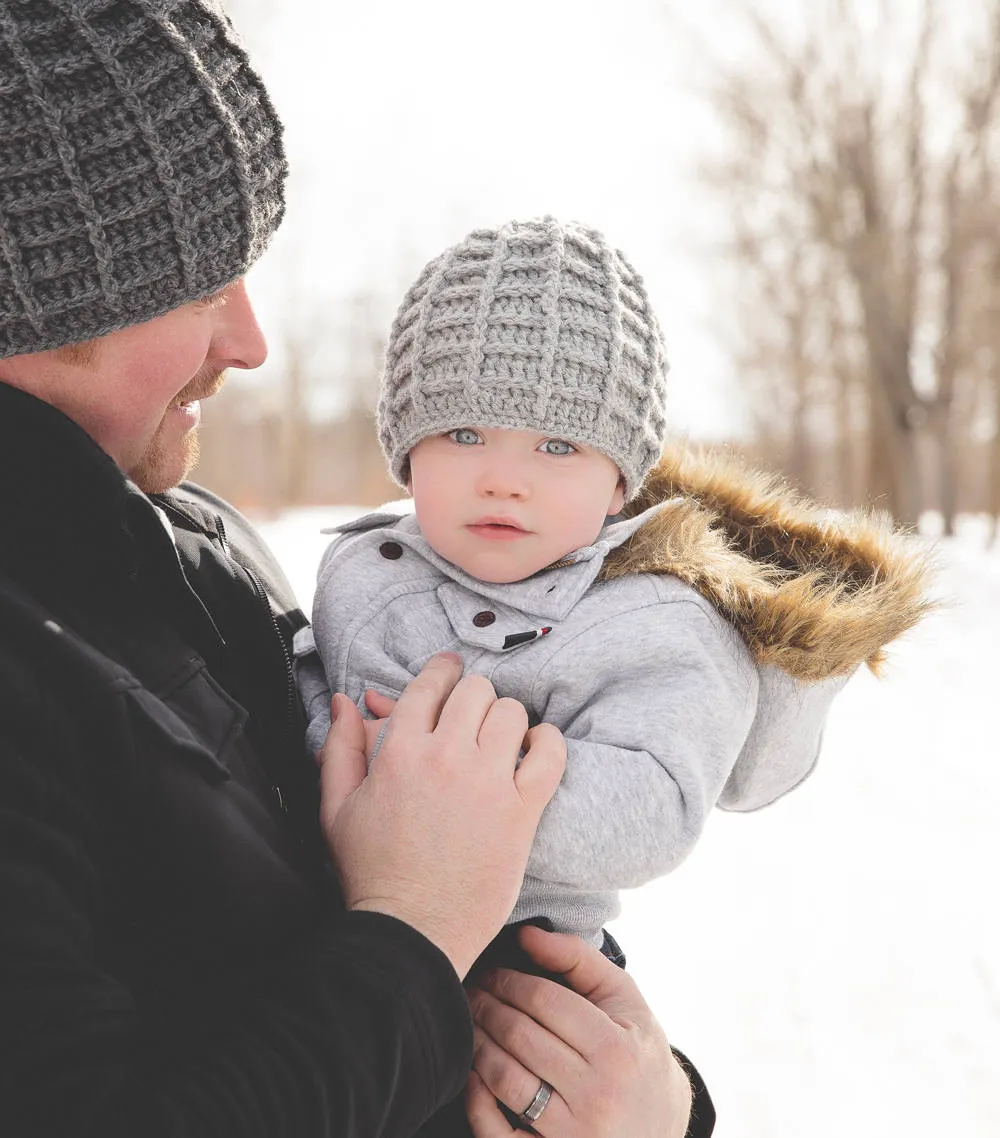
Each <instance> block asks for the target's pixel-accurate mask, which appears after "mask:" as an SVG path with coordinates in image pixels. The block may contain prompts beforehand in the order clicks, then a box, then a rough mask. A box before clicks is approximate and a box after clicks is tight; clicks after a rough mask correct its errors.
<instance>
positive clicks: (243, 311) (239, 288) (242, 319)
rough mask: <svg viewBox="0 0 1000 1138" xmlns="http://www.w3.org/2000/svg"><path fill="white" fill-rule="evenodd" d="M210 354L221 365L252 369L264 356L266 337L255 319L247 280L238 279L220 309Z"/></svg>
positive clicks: (259, 363) (223, 366) (265, 354)
mask: <svg viewBox="0 0 1000 1138" xmlns="http://www.w3.org/2000/svg"><path fill="white" fill-rule="evenodd" d="M212 354H213V356H215V358H216V360H217V361H218V366H219V367H220V368H227V367H236V368H244V369H246V370H248V371H249V370H252V369H253V368H255V367H260V365H261V364H262V363H263V362H264V361H265V360H266V359H267V340H266V339H265V338H264V333H263V332H262V331H261V328H260V325H259V324H258V323H257V315H256V313H255V312H254V310H253V305H252V304H251V303H250V297H249V295H248V293H247V287H246V282H245V281H243V280H239V281H237V282H236V283H235V284H234V285H233V286H232V288H231V289H230V290H229V291H228V293H227V295H226V303H225V304H224V305H223V306H222V307H221V308H220V309H219V323H218V325H217V327H216V333H215V339H214V342H213V345H212Z"/></svg>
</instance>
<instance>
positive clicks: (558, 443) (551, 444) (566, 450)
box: [538, 439, 576, 455]
mask: <svg viewBox="0 0 1000 1138" xmlns="http://www.w3.org/2000/svg"><path fill="white" fill-rule="evenodd" d="M538 449H539V450H540V451H543V452H544V453H545V454H559V455H562V454H573V453H574V452H575V451H576V447H575V446H573V444H572V443H568V442H566V440H565V439H546V440H545V442H543V443H542V445H541V446H540V447H539V448H538Z"/></svg>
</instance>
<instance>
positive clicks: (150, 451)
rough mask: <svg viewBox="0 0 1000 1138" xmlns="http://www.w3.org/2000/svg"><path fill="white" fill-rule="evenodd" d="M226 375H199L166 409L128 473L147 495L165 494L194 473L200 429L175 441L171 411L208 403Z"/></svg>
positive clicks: (219, 372)
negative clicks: (203, 400) (184, 406)
mask: <svg viewBox="0 0 1000 1138" xmlns="http://www.w3.org/2000/svg"><path fill="white" fill-rule="evenodd" d="M225 374H226V373H225V372H224V371H215V370H212V371H208V372H204V373H203V372H199V373H198V374H197V375H196V376H195V377H194V379H192V380H191V382H190V383H188V384H186V385H185V387H184V388H183V389H182V390H181V391H180V392H178V394H177V395H176V396H175V397H174V399H173V401H172V402H171V404H170V407H169V408H168V409H167V413H166V414H165V415H164V417H163V420H162V421H161V423H160V425H159V427H158V428H157V430H156V433H155V434H154V435H153V437H152V438H151V439H150V441H149V445H148V446H147V447H146V449H145V451H144V452H143V453H142V455H141V456H140V458H139V461H138V462H136V464H135V465H134V466H133V467H132V469H131V470H129V471H128V476H129V478H131V479H132V481H133V482H134V483H135V484H136V485H137V486H138V487H139V489H140V490H142V491H144V492H145V493H146V494H162V493H163V492H164V491H165V490H169V489H170V488H171V487H172V486H176V485H177V484H178V483H179V482H183V481H184V479H185V478H187V476H188V475H189V474H190V473H191V471H192V470H194V468H195V466H197V464H198V459H199V457H200V455H201V446H200V444H199V442H198V430H197V428H195V429H193V430H190V431H187V432H185V434H184V435H183V436H182V437H181V438H179V439H175V438H172V437H171V430H170V424H169V422H168V419H169V415H170V411H171V409H173V408H175V407H179V406H181V404H183V403H193V402H194V401H195V400H199V401H200V400H202V399H208V398H210V397H211V396H212V395H215V394H216V392H217V391H218V390H219V388H221V387H222V385H223V383H224V382H225Z"/></svg>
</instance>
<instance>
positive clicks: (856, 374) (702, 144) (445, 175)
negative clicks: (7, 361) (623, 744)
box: [196, 0, 1000, 1138]
mask: <svg viewBox="0 0 1000 1138" xmlns="http://www.w3.org/2000/svg"><path fill="white" fill-rule="evenodd" d="M227 3H228V4H229V5H230V7H231V8H232V9H233V16H234V21H235V22H236V24H237V26H238V27H239V28H240V30H241V32H242V33H243V35H244V37H245V38H246V39H247V40H248V41H249V44H250V46H251V48H252V50H253V52H254V54H255V57H256V59H257V61H258V63H259V66H260V68H261V70H262V71H263V72H264V74H265V75H266V77H267V82H268V85H269V88H270V90H271V91H272V93H273V97H274V100H275V102H276V103H277V105H278V108H279V110H280V111H281V113H282V115H283V117H284V119H285V122H286V124H287V144H288V152H289V158H290V162H291V169H292V176H291V182H290V187H289V202H288V215H287V220H286V221H285V223H284V225H283V226H282V228H281V230H280V231H279V233H278V235H277V237H276V239H275V241H274V244H273V246H272V248H271V250H270V251H269V252H268V254H267V256H266V257H265V258H264V259H263V260H262V261H261V262H260V264H259V266H258V267H257V268H256V269H255V270H254V271H253V273H252V274H251V282H250V284H251V289H252V293H253V295H254V298H255V300H256V302H257V305H258V308H259V311H260V316H261V320H262V323H263V325H264V327H265V329H266V331H267V333H268V336H269V340H270V344H271V356H270V359H269V360H268V363H267V364H266V365H265V366H264V367H263V368H261V369H260V370H259V371H258V372H254V373H248V374H241V373H236V372H234V373H232V374H231V376H230V381H229V383H228V384H227V386H226V388H225V389H224V391H223V392H222V393H221V395H219V396H218V397H216V398H214V399H212V400H209V401H207V402H206V404H205V406H204V414H205V423H204V429H203V432H202V434H203V443H204V448H203V455H204V457H203V460H202V463H201V466H200V467H199V470H198V472H197V475H196V476H197V477H198V478H199V480H201V481H203V482H205V483H207V484H208V485H210V486H212V487H213V488H214V489H216V490H218V491H219V492H221V493H222V494H223V495H225V496H227V497H229V498H230V499H232V500H234V501H236V502H237V503H238V504H239V505H241V506H242V507H243V508H244V509H246V510H248V511H249V512H251V513H252V514H253V515H254V517H255V518H256V519H258V520H263V526H262V528H263V531H264V534H265V536H266V537H267V539H268V540H269V541H270V542H271V544H272V546H273V548H274V550H275V552H276V553H277V554H278V556H279V558H280V559H281V561H282V563H283V565H284V566H285V568H286V569H287V571H288V573H289V575H290V578H291V581H292V584H293V586H294V588H295V590H296V593H297V596H298V598H299V600H300V602H301V603H302V604H303V606H304V607H305V608H306V610H307V611H308V609H309V605H310V600H311V595H312V589H313V581H314V579H315V571H316V565H317V562H318V559H319V556H320V553H321V551H322V549H323V548H324V546H325V544H326V542H327V541H328V538H327V537H324V536H323V535H322V534H321V533H320V529H321V527H322V526H328V525H331V524H334V523H336V522H337V521H338V520H342V519H343V518H344V517H346V516H349V514H350V513H351V512H352V511H356V510H357V508H358V507H360V506H363V505H369V504H374V503H378V502H380V501H382V500H384V499H386V498H387V497H395V496H397V494H398V490H397V489H396V488H394V487H393V486H392V485H391V484H390V483H388V482H387V481H386V479H385V475H384V470H383V461H382V456H381V453H380V451H379V449H378V447H377V444H376V442H375V432H374V428H373V423H372V418H371V410H372V406H373V402H374V398H375V392H376V388H377V382H378V373H379V367H380V362H381V353H382V349H383V344H384V342H385V339H386V336H387V333H388V330H389V326H390V324H391V321H392V319H393V316H394V313H395V310H396V307H397V305H398V303H399V301H400V299H401V297H402V295H403V293H404V291H405V290H406V288H407V287H408V286H409V284H410V283H411V282H412V280H413V279H414V278H415V276H416V275H417V273H418V272H419V270H420V269H421V267H422V266H423V265H424V263H425V262H426V261H427V260H428V259H430V258H431V257H433V256H435V255H436V254H437V253H439V252H440V251H441V250H442V249H443V248H445V247H446V246H447V245H449V244H451V243H452V242H455V241H457V240H460V239H461V238H462V237H463V236H464V235H465V234H466V233H467V232H468V231H469V230H470V229H472V228H474V227H476V226H478V225H495V224H499V223H502V222H503V221H505V220H507V219H509V218H512V217H519V216H520V217H530V216H535V215H541V214H545V213H554V214H556V215H558V216H560V217H564V218H571V219H575V220H578V221H581V222H584V223H587V224H590V225H593V226H595V227H597V228H599V229H601V230H603V231H604V232H605V233H606V234H607V235H608V237H609V238H610V240H611V241H613V242H614V243H615V244H617V245H618V246H620V247H621V248H622V249H623V250H624V251H625V252H626V254H627V255H628V256H629V258H630V259H631V260H632V261H633V263H634V264H635V265H636V266H637V267H638V269H639V270H640V272H642V274H643V275H644V277H645V279H646V283H647V286H648V289H649V292H650V295H651V298H652V301H653V304H654V306H655V308H656V309H657V311H658V313H659V315H660V318H661V321H662V323H663V326H664V329H665V333H666V336H667V341H668V349H669V354H670V360H671V372H670V376H669V385H670V400H669V415H670V422H671V430H672V432H673V434H674V435H675V436H677V437H679V438H687V439H691V440H693V441H696V442H698V443H710V444H719V445H724V446H729V447H733V448H736V449H738V450H741V451H744V452H746V453H747V454H748V455H750V456H751V457H752V458H753V459H754V460H755V461H759V462H762V463H764V464H766V465H767V466H769V467H771V468H774V469H777V470H780V471H782V472H783V473H784V474H785V475H786V476H787V477H789V478H790V479H791V480H792V481H793V482H794V483H795V484H797V485H799V486H800V487H802V488H803V489H805V490H808V491H810V492H812V493H815V494H818V495H820V496H822V497H824V498H826V499H828V500H830V501H831V502H833V503H835V504H839V505H843V506H848V505H854V504H865V505H875V506H878V507H881V508H883V509H887V510H889V511H891V512H892V513H893V514H894V515H895V516H896V517H897V518H898V519H899V520H900V521H901V522H903V523H906V524H908V525H911V526H919V528H920V529H922V530H923V531H924V533H925V534H926V535H928V536H927V538H926V540H928V541H930V542H932V543H933V545H934V548H935V556H936V557H937V558H938V560H939V563H940V566H941V572H940V575H939V578H938V583H937V592H938V594H939V596H940V597H941V599H942V600H943V602H944V603H943V605H942V607H941V608H940V609H939V611H938V612H937V613H935V614H934V616H933V617H931V618H929V619H928V620H926V621H925V622H924V623H923V624H922V625H921V627H920V628H918V629H917V631H916V633H915V634H913V635H912V636H908V637H906V638H904V642H903V643H901V644H899V645H898V646H894V650H893V652H892V654H891V662H890V668H889V670H888V674H887V676H886V678H885V680H884V681H876V680H875V679H873V678H872V677H871V676H870V675H869V674H867V673H864V672H860V673H858V674H857V675H856V676H855V677H853V678H852V679H851V681H850V683H849V684H848V685H847V688H846V689H845V691H844V693H843V695H842V696H841V697H839V698H838V700H837V702H836V703H835V705H834V708H833V711H832V713H831V716H830V721H829V724H828V727H827V732H826V736H825V740H824V750H823V756H822V759H821V761H820V763H819V765H818V767H817V770H816V773H815V774H814V775H812V776H811V777H810V778H809V779H808V781H807V782H806V784H805V785H804V786H803V788H802V789H801V790H797V791H796V792H795V794H793V795H790V796H788V797H787V798H786V799H783V800H782V801H781V802H779V803H777V804H775V805H774V806H773V807H770V808H769V809H767V810H766V811H763V812H761V813H759V814H753V815H749V816H739V815H732V814H725V813H723V812H722V811H715V812H714V814H713V817H712V818H711V819H710V821H709V823H708V832H707V833H706V835H705V837H704V840H703V841H702V842H700V843H699V845H698V847H697V849H696V850H695V851H694V853H693V854H692V855H691V857H689V858H688V859H687V860H686V861H685V863H684V864H683V865H682V866H680V868H679V869H677V870H676V871H675V872H673V873H671V874H669V875H668V876H667V877H666V878H664V879H663V880H661V881H657V882H653V883H651V884H650V885H647V886H644V887H643V888H642V889H639V890H636V891H633V892H630V893H628V894H626V896H625V897H624V912H623V914H622V917H621V918H620V920H619V921H617V922H615V924H614V925H613V926H612V931H613V932H614V934H615V935H616V936H617V937H619V939H620V940H621V942H622V944H623V946H624V948H625V950H626V953H627V955H628V959H629V970H630V972H632V974H633V975H634V976H635V977H636V979H637V980H638V982H639V984H640V987H641V989H642V991H643V993H644V994H645V995H646V997H647V999H648V1000H649V1001H650V1003H651V1005H652V1007H653V1009H654V1011H655V1012H656V1014H657V1015H658V1016H659V1017H660V1019H661V1021H662V1022H663V1024H664V1025H665V1027H666V1028H667V1030H668V1031H669V1032H670V1034H671V1037H672V1038H673V1039H674V1040H676V1042H677V1043H678V1044H679V1045H680V1046H682V1047H684V1048H685V1049H687V1050H688V1051H689V1052H690V1053H691V1055H692V1056H693V1057H694V1058H695V1059H696V1061H697V1063H698V1065H699V1067H700V1068H701V1069H702V1070H703V1072H704V1073H705V1075H706V1077H707V1078H708V1080H709V1083H710V1085H711V1087H712V1091H713V1094H714V1096H715V1098H716V1101H717V1104H718V1107H719V1125H718V1128H717V1131H716V1133H717V1135H718V1138H843V1136H844V1135H852V1136H854V1135H858V1136H861V1138H882V1136H884V1135H891V1136H895V1135H905V1136H906V1138H940V1136H941V1135H952V1134H955V1135H963V1136H964V1135H976V1136H979V1135H982V1136H983V1138H985V1136H986V1135H996V1134H1000V1077H998V1067H1000V911H998V909H997V906H996V902H995V901H993V902H991V901H989V897H990V896H993V888H995V885H994V880H993V879H994V878H995V876H996V873H997V868H998V867H1000V825H998V824H997V803H998V802H1000V764H998V763H997V750H998V747H997V736H998V728H997V721H996V718H995V710H994V709H995V706H996V702H997V693H998V690H1000V684H998V678H1000V668H998V666H997V644H998V643H1000V541H998V540H997V518H998V515H1000V430H998V420H1000V415H998V402H1000V355H998V353H1000V310H998V309H1000V0H784V2H780V0H695V2H690V0H685V2H682V0H603V2H598V0H504V2H503V3H499V2H487V0H350V2H349V0H227ZM954 531H958V532H957V534H956V535H955V536H952V534H953V532H954Z"/></svg>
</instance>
